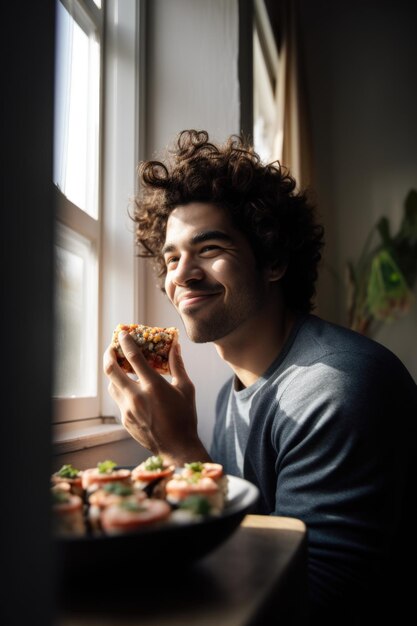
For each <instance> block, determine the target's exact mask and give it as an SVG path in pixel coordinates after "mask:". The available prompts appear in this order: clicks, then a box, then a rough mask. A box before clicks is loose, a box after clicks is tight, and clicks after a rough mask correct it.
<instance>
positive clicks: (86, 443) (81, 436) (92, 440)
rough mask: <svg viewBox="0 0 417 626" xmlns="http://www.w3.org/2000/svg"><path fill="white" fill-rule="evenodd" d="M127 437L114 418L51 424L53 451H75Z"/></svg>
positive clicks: (62, 452) (128, 436) (63, 452)
mask: <svg viewBox="0 0 417 626" xmlns="http://www.w3.org/2000/svg"><path fill="white" fill-rule="evenodd" d="M129 438H130V435H129V433H128V432H127V431H126V430H125V428H123V426H122V425H121V424H119V423H118V422H116V420H115V419H114V418H95V419H92V420H83V421H81V422H71V423H67V424H56V425H54V426H53V453H54V454H55V455H58V454H66V453H68V452H77V451H79V450H85V449H87V448H93V447H95V446H101V445H103V444H106V443H113V442H115V441H120V440H122V439H129Z"/></svg>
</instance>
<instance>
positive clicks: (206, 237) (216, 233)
mask: <svg viewBox="0 0 417 626" xmlns="http://www.w3.org/2000/svg"><path fill="white" fill-rule="evenodd" d="M213 239H217V240H219V239H220V240H221V241H228V242H231V241H232V238H231V237H230V235H227V234H226V233H225V232H223V231H222V230H203V231H202V232H201V233H196V234H195V235H193V236H192V237H191V239H190V243H191V245H193V246H195V245H198V244H199V243H203V242H204V241H212V240H213ZM173 250H176V246H175V244H173V243H169V242H168V243H166V244H165V245H164V246H163V248H162V250H161V254H166V253H167V252H172V251H173Z"/></svg>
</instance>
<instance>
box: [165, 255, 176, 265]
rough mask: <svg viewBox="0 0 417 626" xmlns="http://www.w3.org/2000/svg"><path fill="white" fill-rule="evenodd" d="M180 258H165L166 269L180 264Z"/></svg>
mask: <svg viewBox="0 0 417 626" xmlns="http://www.w3.org/2000/svg"><path fill="white" fill-rule="evenodd" d="M178 260H179V257H178V256H174V255H172V256H169V257H166V258H165V265H166V267H172V266H173V265H175V264H176V263H178Z"/></svg>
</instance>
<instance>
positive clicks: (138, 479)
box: [131, 455, 175, 498]
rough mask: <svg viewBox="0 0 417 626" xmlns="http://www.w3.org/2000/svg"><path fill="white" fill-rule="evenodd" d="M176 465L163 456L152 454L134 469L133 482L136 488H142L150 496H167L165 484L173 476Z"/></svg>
mask: <svg viewBox="0 0 417 626" xmlns="http://www.w3.org/2000/svg"><path fill="white" fill-rule="evenodd" d="M174 471H175V465H170V464H169V463H167V462H166V461H165V460H164V459H163V458H162V456H160V455H158V456H151V457H149V458H148V459H146V461H143V463H140V464H139V465H137V466H136V467H135V468H133V469H132V474H131V478H132V483H133V485H134V487H135V489H138V490H140V489H142V490H143V491H145V492H146V493H147V495H148V496H150V495H152V496H153V497H156V498H164V497H165V485H166V483H167V482H168V480H169V479H170V478H171V477H172V476H173V474H174Z"/></svg>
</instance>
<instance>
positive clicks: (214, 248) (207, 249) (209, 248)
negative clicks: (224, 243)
mask: <svg viewBox="0 0 417 626" xmlns="http://www.w3.org/2000/svg"><path fill="white" fill-rule="evenodd" d="M221 249H222V248H220V246H218V245H216V244H214V243H210V244H207V245H205V246H203V247H202V248H201V249H200V254H205V255H206V256H210V254H211V253H216V252H219V251H220V250H221Z"/></svg>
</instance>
